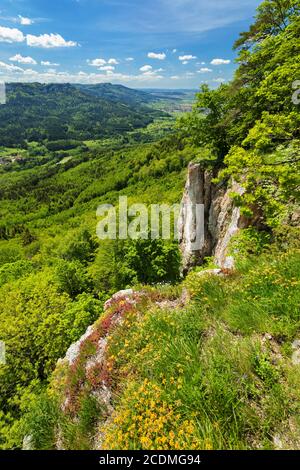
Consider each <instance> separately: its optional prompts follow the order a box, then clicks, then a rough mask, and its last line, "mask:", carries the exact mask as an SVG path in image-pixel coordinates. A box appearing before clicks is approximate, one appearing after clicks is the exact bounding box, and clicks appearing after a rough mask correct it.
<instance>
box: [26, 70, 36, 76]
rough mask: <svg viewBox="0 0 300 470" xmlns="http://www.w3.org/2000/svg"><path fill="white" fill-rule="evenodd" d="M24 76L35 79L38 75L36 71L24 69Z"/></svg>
mask: <svg viewBox="0 0 300 470" xmlns="http://www.w3.org/2000/svg"><path fill="white" fill-rule="evenodd" d="M24 75H26V76H27V75H29V76H30V77H37V76H38V75H39V73H38V72H37V71H36V70H32V69H26V70H24Z"/></svg>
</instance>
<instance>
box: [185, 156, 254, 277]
mask: <svg viewBox="0 0 300 470" xmlns="http://www.w3.org/2000/svg"><path fill="white" fill-rule="evenodd" d="M214 176H215V175H214V174H213V172H208V171H206V170H204V169H202V168H201V165H200V164H194V163H191V164H190V165H189V167H188V175H187V182H186V186H185V190H184V195H183V198H182V202H181V212H180V216H179V223H178V231H179V241H180V248H181V252H182V259H183V263H182V264H183V272H184V273H185V272H187V271H189V269H190V268H191V267H193V266H197V265H201V264H202V263H203V261H204V259H205V258H206V257H208V256H214V257H215V263H216V265H217V266H219V267H220V268H225V269H232V268H233V267H234V259H233V257H232V256H229V244H230V241H231V239H232V237H233V236H234V235H235V234H236V233H237V232H238V231H239V229H240V228H244V227H247V226H248V225H249V221H247V220H246V219H245V218H244V217H242V216H241V212H240V209H239V208H238V207H235V206H234V202H233V200H232V198H231V197H230V193H232V192H234V193H238V194H243V192H244V189H243V188H242V187H241V186H240V185H239V184H237V183H232V184H231V186H230V187H228V188H225V187H223V186H220V185H217V184H215V183H213V182H212V180H213V177H214ZM197 205H202V215H203V216H204V217H203V218H201V216H200V217H199V211H198V212H197V209H196V208H197ZM197 216H198V218H197ZM199 223H200V224H202V227H201V228H200V230H199V227H197V224H199ZM199 233H200V237H199ZM201 234H202V236H201ZM197 235H198V240H197V243H195V240H196V239H197Z"/></svg>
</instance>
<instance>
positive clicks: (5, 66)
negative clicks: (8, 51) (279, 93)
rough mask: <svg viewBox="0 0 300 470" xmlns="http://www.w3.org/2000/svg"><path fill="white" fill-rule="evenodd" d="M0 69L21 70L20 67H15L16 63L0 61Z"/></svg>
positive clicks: (8, 70)
mask: <svg viewBox="0 0 300 470" xmlns="http://www.w3.org/2000/svg"><path fill="white" fill-rule="evenodd" d="M0 69H2V70H6V71H7V72H23V69H22V68H21V67H17V66H16V65H11V64H6V63H5V62H1V61H0Z"/></svg>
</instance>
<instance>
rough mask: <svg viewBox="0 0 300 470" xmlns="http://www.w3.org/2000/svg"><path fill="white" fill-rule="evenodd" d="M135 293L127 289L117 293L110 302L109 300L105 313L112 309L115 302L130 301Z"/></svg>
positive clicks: (106, 303) (105, 305)
mask: <svg viewBox="0 0 300 470" xmlns="http://www.w3.org/2000/svg"><path fill="white" fill-rule="evenodd" d="M133 294H134V292H133V290H132V289H125V290H120V291H119V292H116V293H115V294H114V295H113V296H112V297H111V298H110V299H109V300H107V301H106V302H105V304H104V311H106V310H107V309H108V308H110V307H111V305H112V304H113V303H114V302H118V301H119V300H126V301H128V300H130V299H131V298H132V296H133Z"/></svg>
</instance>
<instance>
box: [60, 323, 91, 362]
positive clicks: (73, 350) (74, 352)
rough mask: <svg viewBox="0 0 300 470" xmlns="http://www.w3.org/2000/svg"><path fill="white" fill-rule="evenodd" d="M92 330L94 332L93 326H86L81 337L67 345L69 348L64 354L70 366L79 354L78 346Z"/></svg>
mask: <svg viewBox="0 0 300 470" xmlns="http://www.w3.org/2000/svg"><path fill="white" fill-rule="evenodd" d="M93 332H94V326H93V325H91V326H89V327H88V329H87V330H86V332H85V333H84V335H82V336H81V338H80V339H79V340H78V341H76V343H73V344H71V346H70V347H69V349H68V351H67V353H66V356H65V360H66V361H68V363H69V365H70V366H71V365H72V364H74V362H75V361H76V359H77V357H78V355H79V352H80V347H81V345H82V343H84V342H85V340H86V339H87V338H88V337H89V336H91V334H92V333H93Z"/></svg>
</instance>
